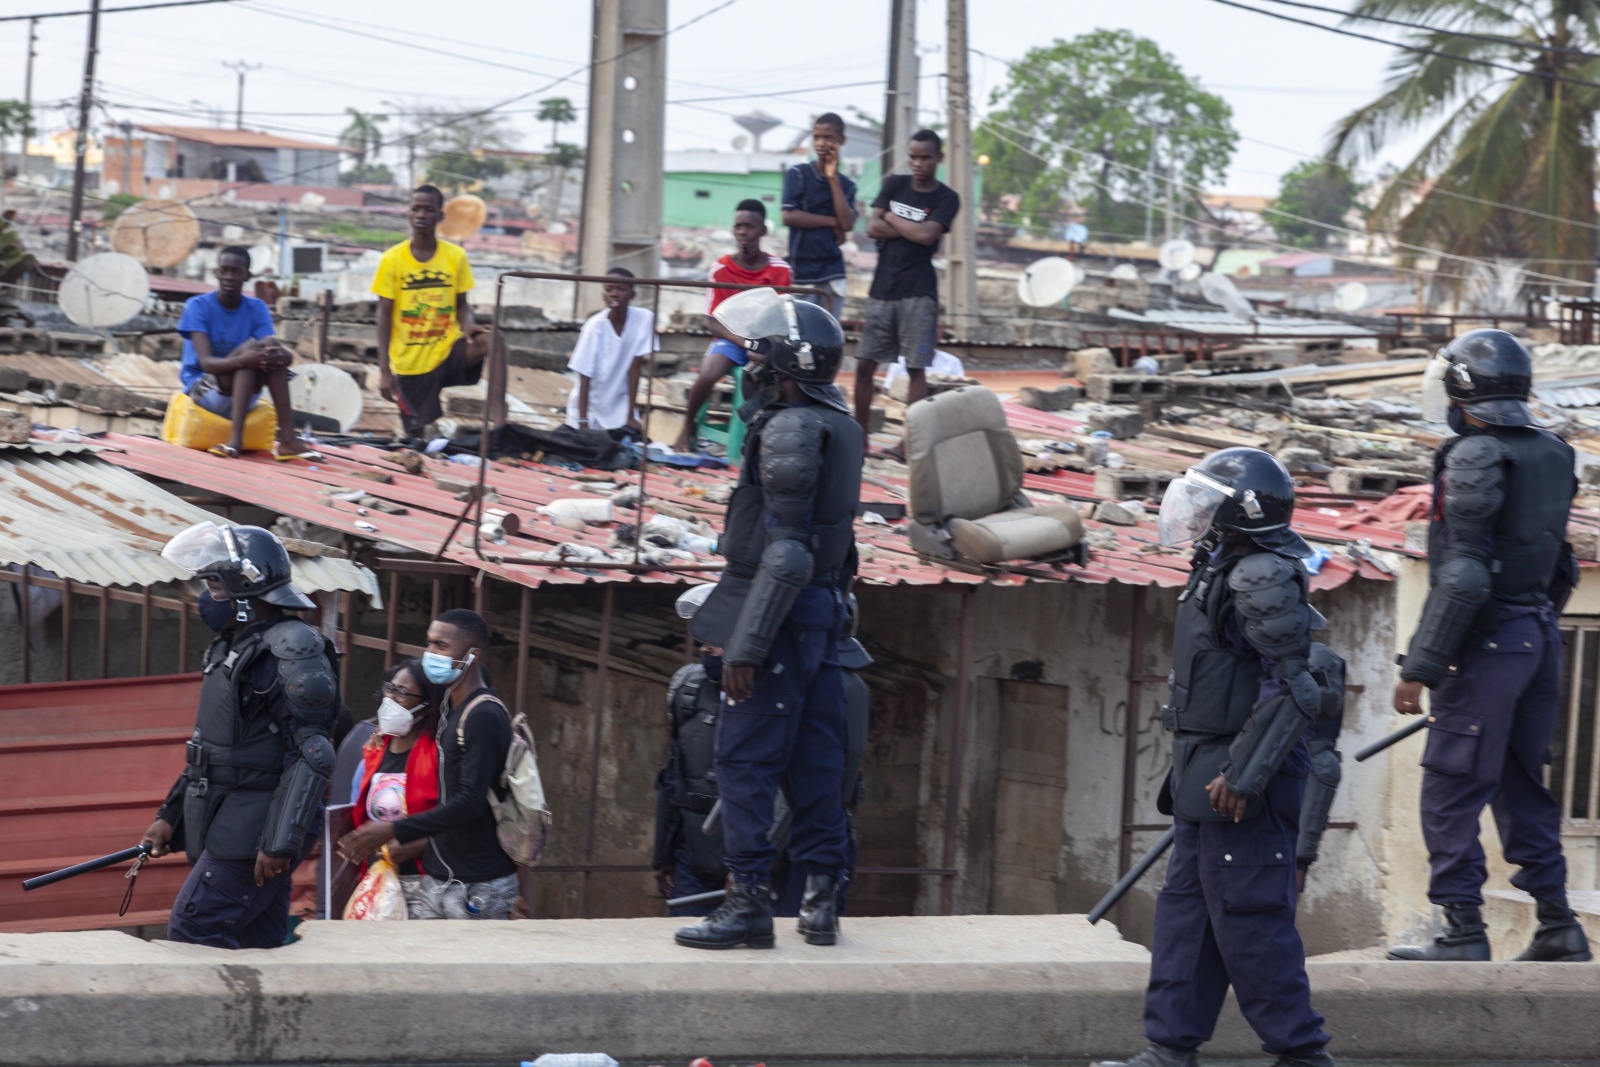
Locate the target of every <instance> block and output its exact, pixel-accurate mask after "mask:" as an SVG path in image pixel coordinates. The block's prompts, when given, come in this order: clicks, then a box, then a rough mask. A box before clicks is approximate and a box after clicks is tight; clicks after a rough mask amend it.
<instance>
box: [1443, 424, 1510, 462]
mask: <svg viewBox="0 0 1600 1067" xmlns="http://www.w3.org/2000/svg"><path fill="white" fill-rule="evenodd" d="M1510 458H1511V450H1510V449H1509V448H1507V447H1506V446H1505V445H1504V444H1503V443H1502V442H1501V441H1500V440H1499V439H1498V438H1496V437H1494V436H1493V435H1491V434H1486V433H1475V434H1472V435H1471V436H1469V437H1463V438H1462V439H1461V441H1460V443H1459V444H1457V445H1455V446H1454V447H1453V448H1451V449H1450V451H1449V452H1448V453H1446V455H1445V460H1444V465H1445V467H1446V468H1448V469H1449V470H1482V469H1484V468H1486V467H1493V466H1495V465H1497V464H1499V463H1503V462H1504V461H1505V460H1507V459H1510Z"/></svg>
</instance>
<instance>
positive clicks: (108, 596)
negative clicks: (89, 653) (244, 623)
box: [0, 564, 195, 685]
mask: <svg viewBox="0 0 1600 1067" xmlns="http://www.w3.org/2000/svg"><path fill="white" fill-rule="evenodd" d="M0 581H3V582H6V583H7V584H9V585H11V586H13V587H15V588H16V591H17V592H18V593H19V594H20V596H19V597H18V600H19V607H18V612H17V615H18V622H19V623H20V626H21V630H22V684H24V685H28V684H30V683H31V682H32V681H33V680H34V679H33V667H34V664H33V648H32V638H33V630H34V625H33V624H34V619H33V617H32V615H33V611H32V605H31V603H30V602H29V597H28V592H29V590H31V589H35V588H37V589H57V590H60V591H61V680H62V681H71V680H72V597H73V595H74V594H77V595H89V596H93V597H94V598H95V599H96V600H98V601H99V611H98V614H97V619H96V626H97V628H98V633H99V639H100V648H99V653H98V655H97V657H96V659H97V661H98V662H97V664H96V665H97V667H98V669H99V674H98V677H99V678H102V679H104V678H107V677H109V672H110V651H111V644H110V607H111V604H112V603H119V604H137V605H139V674H138V675H137V677H148V676H149V675H150V621H151V619H152V618H153V617H154V612H155V609H157V608H160V609H162V610H164V611H175V612H177V613H178V618H179V620H180V625H179V628H178V657H177V659H178V665H177V668H176V671H177V673H180V674H181V673H183V672H184V671H186V670H187V669H188V668H187V667H185V665H184V664H185V663H186V661H187V660H188V658H189V616H190V615H191V614H192V613H193V612H194V610H195V605H194V604H193V603H192V602H190V601H188V600H184V599H181V598H177V597H168V596H156V595H155V594H154V593H152V592H151V590H150V587H149V586H144V587H142V588H140V589H136V590H135V589H122V588H117V587H112V586H94V585H87V584H85V583H83V582H74V581H73V580H72V579H71V578H50V577H46V576H44V575H40V574H32V573H30V572H29V568H28V565H26V564H24V565H22V569H21V570H20V571H16V570H12V569H11V568H9V567H7V568H4V569H0ZM161 673H171V672H165V671H163V672H161Z"/></svg>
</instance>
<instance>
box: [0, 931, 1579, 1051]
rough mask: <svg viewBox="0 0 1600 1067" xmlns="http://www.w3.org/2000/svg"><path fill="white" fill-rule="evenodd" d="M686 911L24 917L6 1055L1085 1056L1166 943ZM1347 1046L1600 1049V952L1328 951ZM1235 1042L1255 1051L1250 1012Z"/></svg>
mask: <svg viewBox="0 0 1600 1067" xmlns="http://www.w3.org/2000/svg"><path fill="white" fill-rule="evenodd" d="M676 925H677V922H676V921H675V920H665V919H634V920H601V921H592V922H582V921H564V922H521V923H494V924H489V923H482V924H480V923H405V924H377V923H348V924H346V923H320V924H311V925H310V926H309V928H303V929H305V931H306V932H305V936H304V938H303V940H302V941H301V942H300V943H299V944H296V945H294V946H291V947H289V948H285V949H279V950H277V951H274V952H237V953H225V952H220V951H216V950H211V949H201V948H196V947H194V946H186V945H172V944H166V943H161V942H156V943H145V942H141V941H137V940H135V939H133V938H129V937H126V936H124V935H121V934H116V933H103V932H93V933H78V934H32V935H0V1063H4V1064H30V1065H55V1064H95V1063H116V1064H129V1065H131V1064H177V1063H210V1064H258V1063H269V1062H270V1063H293V1062H319V1063H337V1062H366V1063H371V1062H380V1061H381V1062H395V1063H401V1062H435V1063H437V1062H448V1061H456V1062H493V1061H499V1062H516V1061H517V1060H520V1059H527V1058H531V1057H532V1056H533V1055H536V1054H538V1053H541V1052H548V1051H575V1050H604V1051H607V1052H610V1053H611V1054H612V1055H613V1056H616V1057H618V1058H619V1059H650V1060H652V1061H654V1062H670V1061H671V1060H673V1059H677V1060H680V1061H682V1060H686V1059H688V1058H689V1057H691V1056H694V1055H701V1054H705V1055H710V1056H712V1057H713V1058H716V1057H717V1056H723V1057H729V1056H731V1057H733V1058H735V1059H753V1058H768V1059H770V1058H773V1057H786V1058H790V1059H794V1058H800V1057H816V1058H828V1059H834V1060H838V1059H858V1058H867V1057H880V1058H895V1059H902V1060H904V1059H922V1058H940V1059H973V1060H986V1059H1016V1058H1021V1057H1032V1058H1041V1059H1076V1058H1083V1057H1089V1056H1097V1055H1107V1054H1114V1053H1127V1052H1130V1051H1133V1050H1135V1049H1136V1048H1138V1047H1139V1045H1140V1041H1141V1038H1140V1033H1139V1026H1140V1013H1141V1005H1142V998H1143V991H1144V984H1145V979H1146V973H1147V968H1148V956H1147V954H1146V953H1145V950H1144V949H1142V948H1141V947H1139V946H1137V945H1133V944H1129V943H1126V942H1123V941H1120V940H1118V938H1117V935H1116V932H1115V930H1114V929H1111V928H1110V927H1108V926H1106V925H1104V924H1103V925H1102V926H1101V927H1100V928H1091V927H1089V926H1088V925H1087V924H1086V923H1085V922H1084V921H1083V917H1082V916H1076V915H1047V916H970V917H954V918H883V919H852V920H847V922H846V925H845V935H846V936H845V938H844V940H843V942H842V943H841V944H840V945H839V946H837V947H836V948H833V949H822V948H810V947H808V946H806V945H804V944H803V943H801V942H800V941H799V939H798V937H796V936H795V935H794V933H793V932H792V931H791V930H789V929H784V930H782V931H781V932H780V935H779V946H780V947H779V948H778V949H776V950H774V951H771V952H751V951H744V950H741V951H738V952H730V953H702V952H694V951H692V950H688V949H680V948H677V947H676V946H674V945H673V944H672V943H671V931H672V929H673V927H674V926H676ZM1311 982H1312V988H1313V990H1314V995H1315V999H1316V1003H1317V1006H1318V1008H1319V1009H1320V1010H1321V1011H1322V1012H1323V1013H1324V1014H1325V1015H1327V1016H1328V1021H1329V1028H1330V1030H1331V1031H1332V1032H1333V1034H1334V1035H1335V1046H1334V1047H1335V1049H1336V1051H1337V1052H1338V1053H1339V1054H1340V1056H1341V1057H1349V1058H1359V1059H1377V1058H1391V1057H1404V1058H1413V1059H1432V1060H1498V1061H1511V1060H1530V1059H1559V1058H1567V1059H1591V1058H1593V1057H1594V1055H1595V1050H1596V1049H1600V1013H1596V1012H1595V1011H1594V1005H1595V1004H1596V1003H1597V1002H1600V964H1565V965H1562V964H1400V963H1387V962H1369V961H1347V960H1341V961H1337V962H1320V961H1314V962H1313V963H1312V964H1311ZM1208 1051H1209V1053H1210V1054H1211V1055H1212V1056H1214V1057H1219V1058H1227V1057H1234V1058H1254V1057H1256V1056H1258V1055H1259V1052H1258V1046H1257V1043H1256V1040H1255V1038H1254V1036H1253V1035H1252V1034H1250V1032H1249V1031H1248V1029H1247V1028H1246V1027H1245V1026H1244V1023H1243V1022H1242V1020H1240V1019H1239V1017H1238V1015H1237V1012H1236V1011H1235V1010H1234V1009H1233V1008H1232V1007H1230V1008H1229V1009H1228V1010H1227V1011H1226V1013H1225V1015H1224V1018H1223V1022H1222V1025H1221V1026H1220V1027H1219V1030H1218V1034H1217V1039H1216V1040H1215V1041H1214V1042H1213V1043H1212V1044H1211V1045H1210V1046H1208Z"/></svg>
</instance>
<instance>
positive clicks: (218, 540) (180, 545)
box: [161, 522, 262, 582]
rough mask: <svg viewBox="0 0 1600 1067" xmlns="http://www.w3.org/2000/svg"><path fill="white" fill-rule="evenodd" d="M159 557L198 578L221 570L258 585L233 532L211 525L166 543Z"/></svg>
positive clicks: (258, 577) (255, 571)
mask: <svg viewBox="0 0 1600 1067" xmlns="http://www.w3.org/2000/svg"><path fill="white" fill-rule="evenodd" d="M161 557H162V558H163V559H165V560H168V561H170V562H172V563H175V564H177V565H178V566H180V567H182V568H183V569H184V570H186V571H189V572H190V573H192V574H193V575H194V576H195V577H197V578H205V577H210V576H213V575H215V574H217V573H218V572H219V571H222V570H237V571H238V572H239V573H240V574H242V575H244V577H245V579H246V581H249V582H259V581H261V578H262V575H261V572H260V570H258V569H257V567H256V565H255V564H254V563H252V562H250V560H249V559H247V558H245V556H244V554H243V553H241V552H240V551H239V542H238V539H237V538H235V537H234V535H233V530H232V529H231V528H229V527H227V526H219V525H218V524H217V523H214V522H197V523H195V524H194V525H193V526H191V527H189V528H188V529H187V530H185V531H183V532H182V533H180V534H178V536H176V537H174V538H173V539H172V540H170V541H168V542H167V545H166V547H165V548H163V549H162V550H161Z"/></svg>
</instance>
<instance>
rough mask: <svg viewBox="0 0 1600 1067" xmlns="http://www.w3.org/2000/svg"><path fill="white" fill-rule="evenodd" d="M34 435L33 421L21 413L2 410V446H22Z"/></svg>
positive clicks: (0, 426)
mask: <svg viewBox="0 0 1600 1067" xmlns="http://www.w3.org/2000/svg"><path fill="white" fill-rule="evenodd" d="M32 433H33V420H32V419H30V418H28V416H26V415H24V414H23V413H22V412H20V411H13V410H12V409H10V408H0V444H8V445H20V444H21V443H22V442H24V441H26V440H27V439H28V437H29V435H31V434H32Z"/></svg>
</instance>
